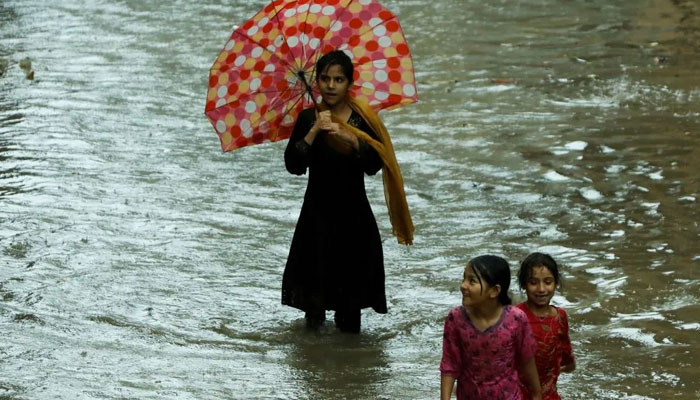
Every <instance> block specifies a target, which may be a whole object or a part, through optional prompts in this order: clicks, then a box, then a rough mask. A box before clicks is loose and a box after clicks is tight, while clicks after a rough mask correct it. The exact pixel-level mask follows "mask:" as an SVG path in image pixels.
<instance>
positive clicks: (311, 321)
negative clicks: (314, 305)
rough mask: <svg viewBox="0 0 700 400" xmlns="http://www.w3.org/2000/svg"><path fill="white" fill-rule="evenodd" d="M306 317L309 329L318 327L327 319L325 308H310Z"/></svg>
mask: <svg viewBox="0 0 700 400" xmlns="http://www.w3.org/2000/svg"><path fill="white" fill-rule="evenodd" d="M304 318H306V327H307V328H309V329H318V328H319V327H321V325H323V321H325V320H326V311H325V310H308V311H306V314H304Z"/></svg>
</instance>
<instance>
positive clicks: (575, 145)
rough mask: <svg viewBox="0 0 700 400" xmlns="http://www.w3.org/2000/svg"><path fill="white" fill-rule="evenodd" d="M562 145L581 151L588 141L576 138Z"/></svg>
mask: <svg viewBox="0 0 700 400" xmlns="http://www.w3.org/2000/svg"><path fill="white" fill-rule="evenodd" d="M564 147H565V148H567V149H569V150H572V151H583V150H584V149H585V148H586V147H588V143H586V142H584V141H582V140H576V141H573V142H569V143H567V144H565V145H564Z"/></svg>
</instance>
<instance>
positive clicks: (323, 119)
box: [312, 110, 333, 131]
mask: <svg viewBox="0 0 700 400" xmlns="http://www.w3.org/2000/svg"><path fill="white" fill-rule="evenodd" d="M332 123H333V122H331V112H330V110H326V111H321V112H318V111H316V122H314V127H316V128H317V129H319V130H322V131H330V130H331V124H332ZM312 129H313V127H312Z"/></svg>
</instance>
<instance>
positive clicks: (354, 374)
mask: <svg viewBox="0 0 700 400" xmlns="http://www.w3.org/2000/svg"><path fill="white" fill-rule="evenodd" d="M326 328H328V327H326ZM331 329H332V328H331ZM333 330H334V329H333ZM290 348H291V349H290V351H289V352H288V353H287V360H286V363H287V364H288V365H289V366H290V367H292V368H293V369H294V370H295V371H294V372H293V373H292V375H293V376H294V379H295V380H296V381H297V382H298V385H299V387H300V388H301V389H302V391H301V393H300V397H302V398H308V399H329V398H345V399H357V398H366V399H389V398H392V396H391V395H389V394H388V393H384V392H383V390H382V387H383V384H384V382H385V381H387V380H388V379H389V378H390V373H389V371H388V369H389V361H388V359H387V357H386V356H385V354H384V348H383V343H382V342H381V341H379V340H376V339H374V338H372V337H371V336H367V335H364V336H356V335H346V334H339V333H337V332H332V331H331V332H325V331H322V332H321V333H313V332H311V333H303V334H301V335H299V336H298V337H296V338H295V340H294V343H293V344H292V345H291V346H290Z"/></svg>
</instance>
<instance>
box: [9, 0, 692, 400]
mask: <svg viewBox="0 0 700 400" xmlns="http://www.w3.org/2000/svg"><path fill="white" fill-rule="evenodd" d="M234 3H235V4H221V2H219V1H200V2H165V1H150V2H147V3H146V2H139V1H130V0H119V1H109V2H107V1H92V2H82V1H72V0H66V1H61V2H51V3H46V2H43V1H36V0H5V1H3V2H2V4H0V22H1V23H2V25H0V34H2V37H3V41H2V42H0V58H2V59H4V60H7V68H6V70H5V72H4V74H2V76H0V331H2V332H3V340H2V341H0V354H2V361H0V398H18V399H19V398H22V399H23V398H71V399H72V398H115V399H116V398H120V399H121V398H154V399H170V398H174V397H184V398H197V399H209V398H210V399H221V398H232V399H234V398H236V399H237V398H270V397H275V398H348V399H375V398H415V399H423V398H434V397H435V396H437V393H438V390H439V375H438V374H439V372H438V369H437V368H438V364H439V360H440V350H441V336H442V322H443V319H444V317H445V315H446V314H447V312H448V310H449V309H450V308H451V307H452V306H453V305H455V304H458V302H459V291H458V284H459V277H460V275H461V269H462V268H463V265H464V262H465V261H466V260H467V259H469V258H470V257H471V256H474V255H476V254H481V253H485V252H493V253H497V254H502V255H505V256H506V257H507V258H508V259H509V260H510V261H511V262H512V263H513V265H515V264H516V263H517V262H518V260H520V259H522V258H523V257H524V256H525V255H526V254H527V253H529V252H530V251H533V250H536V249H539V250H543V251H547V252H549V253H551V254H552V255H554V256H555V257H556V258H557V259H558V260H559V261H561V262H562V263H563V264H564V265H565V266H566V269H565V271H564V278H565V282H564V286H563V290H562V291H561V292H560V293H559V294H557V296H555V298H554V301H555V303H556V304H559V305H563V306H565V307H566V308H567V310H568V311H569V313H570V319H571V328H572V339H573V341H574V351H575V352H576V355H577V356H578V368H577V371H576V372H575V373H574V374H571V375H565V376H563V377H562V378H561V380H560V381H561V385H560V391H561V393H562V394H563V395H565V398H567V399H592V398H593V399H611V400H612V399H615V400H617V399H635V400H637V399H672V398H678V399H689V398H696V397H698V396H700V385H699V384H698V382H697V379H696V376H697V375H698V373H699V372H700V371H699V370H698V367H697V363H696V362H695V361H694V360H695V359H696V358H697V357H698V356H700V354H698V349H699V348H700V347H699V346H700V343H698V339H697V337H698V335H697V333H698V331H700V317H699V316H700V306H699V305H698V304H700V279H699V278H698V274H697V270H698V267H700V252H699V251H698V247H697V245H696V243H697V241H698V238H699V236H700V227H699V226H698V221H700V218H699V215H698V200H699V197H700V180H698V178H697V171H698V170H700V161H698V160H700V157H698V139H700V111H699V110H700V78H699V77H698V76H699V75H698V74H697V71H698V70H699V69H700V57H699V55H700V54H699V53H700V47H699V45H698V43H700V33H699V32H700V29H698V27H700V7H699V6H698V4H697V2H695V1H690V0H673V1H671V0H644V1H639V2H612V3H611V2H608V1H602V0H592V1H586V2H577V1H568V2H557V1H553V0H535V1H529V2H518V3H514V2H509V1H490V2H478V1H471V0H468V1H452V0H436V1H433V2H430V3H429V4H428V3H426V2H424V1H419V0H386V1H384V2H383V3H384V4H385V5H386V6H388V7H389V8H390V9H391V10H392V11H394V12H395V13H396V14H397V15H398V16H399V17H400V18H401V23H402V26H403V28H404V30H405V33H406V35H407V38H408V41H409V43H410V44H411V50H412V52H413V53H414V61H415V64H416V77H417V80H418V83H419V87H418V89H419V95H420V102H419V103H417V104H414V105H411V106H409V107H406V108H404V109H400V110H397V111H393V112H389V113H385V114H383V118H384V120H385V122H386V124H387V126H388V127H389V128H390V131H391V133H392V136H393V138H394V142H395V147H396V149H397V157H398V159H399V162H400V163H401V165H402V169H403V173H404V176H405V178H406V191H407V196H408V200H409V204H410V205H411V209H412V212H413V218H414V221H415V223H416V245H415V246H413V247H410V248H404V247H401V246H399V245H397V244H396V243H395V240H394V239H393V238H392V236H391V227H390V224H389V222H388V217H387V214H386V208H385V207H384V205H383V192H382V191H383V188H382V185H381V180H380V179H379V178H378V177H371V178H367V180H366V181H367V188H368V195H369V197H370V201H371V202H372V204H373V207H374V210H375V213H376V214H377V220H378V222H379V224H380V230H381V233H382V237H383V238H384V250H385V258H386V269H387V297H388V301H389V309H390V310H389V314H387V315H377V314H375V313H373V312H371V311H366V312H365V313H363V333H362V334H361V335H360V336H353V335H344V334H340V333H339V332H337V331H336V330H335V328H334V327H333V325H332V323H330V322H329V323H328V325H327V326H325V327H324V329H323V330H322V331H321V332H319V333H314V332H307V331H306V330H305V329H304V328H303V320H302V315H301V313H300V312H298V311H297V310H294V309H290V308H287V307H282V306H281V305H280V293H279V290H280V285H281V274H282V270H283V266H284V262H285V259H286V256H287V251H288V245H289V243H290V241H291V236H292V233H293V228H294V224H295V223H296V220H297V217H298V212H299V209H300V206H301V202H302V196H303V190H304V188H305V184H306V180H305V179H306V178H298V177H292V176H290V175H289V174H288V173H286V171H285V169H284V166H283V162H282V152H283V149H284V145H285V143H275V144H266V145H262V146H253V147H250V148H246V149H242V150H240V151H237V152H233V153H227V154H222V153H220V150H219V142H218V139H217V137H216V134H215V133H214V132H213V131H212V129H211V126H210V125H209V123H208V122H207V120H206V118H205V117H204V115H203V109H204V97H205V91H206V79H207V77H208V69H209V67H210V66H211V63H212V61H213V59H212V57H214V56H215V55H216V54H218V52H219V50H220V49H221V46H222V45H223V43H224V42H225V40H226V39H227V37H228V35H229V34H230V32H231V30H232V26H233V25H234V24H239V23H241V22H243V20H244V19H245V18H247V17H248V16H251V15H253V13H255V12H256V11H257V10H258V9H259V8H261V7H262V6H263V5H264V4H265V3H266V1H264V0H250V1H239V2H234ZM26 58H29V59H30V60H31V61H32V67H33V70H34V72H35V75H34V80H33V81H31V80H28V79H26V73H25V71H24V70H22V69H21V68H20V65H19V64H20V61H21V60H24V59H26ZM514 295H515V297H516V298H518V299H522V298H523V295H522V293H519V292H518V291H517V290H516V291H514ZM271 393H272V394H271Z"/></svg>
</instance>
